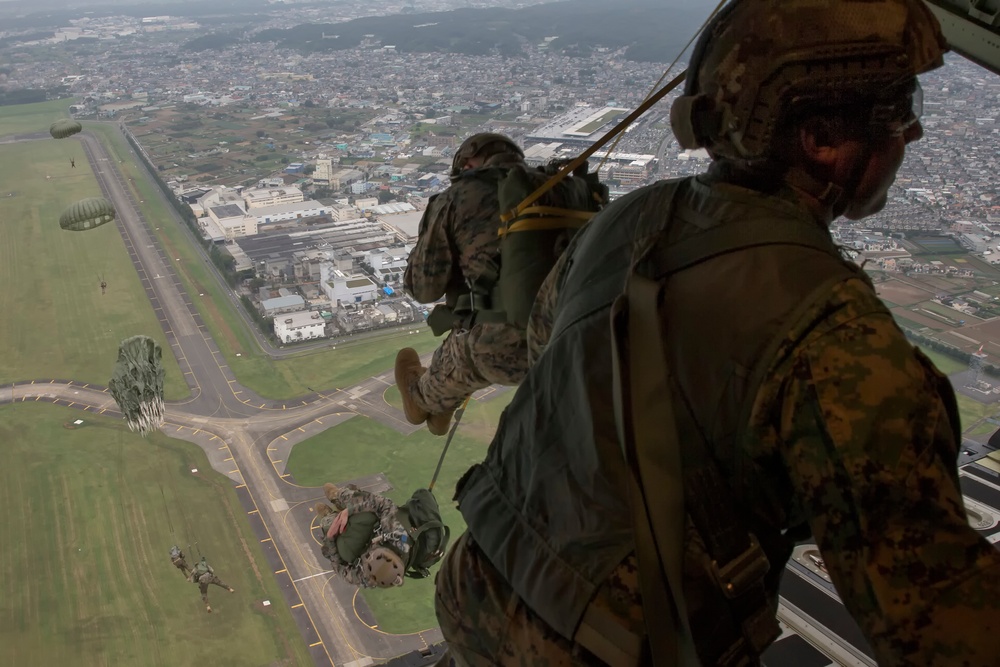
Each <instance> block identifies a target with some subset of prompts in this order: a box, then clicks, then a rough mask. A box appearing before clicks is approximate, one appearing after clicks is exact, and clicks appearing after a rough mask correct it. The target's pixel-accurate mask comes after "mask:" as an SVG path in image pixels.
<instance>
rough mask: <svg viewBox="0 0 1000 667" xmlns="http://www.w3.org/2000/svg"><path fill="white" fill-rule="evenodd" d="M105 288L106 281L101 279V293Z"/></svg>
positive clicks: (106, 286)
mask: <svg viewBox="0 0 1000 667" xmlns="http://www.w3.org/2000/svg"><path fill="white" fill-rule="evenodd" d="M107 289H108V283H107V282H106V281H104V280H102V281H101V294H104V293H105V290H107Z"/></svg>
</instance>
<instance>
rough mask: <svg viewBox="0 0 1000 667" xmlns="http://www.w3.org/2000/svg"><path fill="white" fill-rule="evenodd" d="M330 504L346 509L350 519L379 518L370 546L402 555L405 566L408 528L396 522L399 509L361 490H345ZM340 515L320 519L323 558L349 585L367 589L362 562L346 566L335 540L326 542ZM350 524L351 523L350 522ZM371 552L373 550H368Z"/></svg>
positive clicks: (386, 500)
mask: <svg viewBox="0 0 1000 667" xmlns="http://www.w3.org/2000/svg"><path fill="white" fill-rule="evenodd" d="M331 501H332V502H333V503H334V505H336V506H337V507H339V508H340V509H346V510H347V515H348V517H350V516H352V515H355V514H360V513H362V512H372V513H373V514H375V515H376V516H378V518H379V525H378V528H377V530H376V533H375V537H374V539H373V541H372V544H371V546H378V545H381V546H387V547H390V548H391V549H392V550H393V551H395V552H396V553H397V554H399V555H400V556H401V557H402V559H403V562H404V563H405V562H406V557H407V554H409V553H410V542H409V537H408V535H407V533H406V528H405V527H404V526H403V524H401V523H400V522H399V520H398V519H397V518H396V513H397V512H398V511H399V508H398V507H396V504H395V503H394V502H392V501H391V500H389V499H388V498H386V497H385V496H381V495H378V494H376V493H369V492H368V491H364V490H362V489H356V488H350V487H348V488H343V489H340V491H339V492H338V493H337V494H336V497H335V498H333V499H331ZM336 518H337V514H336V513H330V514H327V515H326V516H324V517H323V518H322V519H320V522H319V527H320V529H321V530H322V531H323V547H322V550H323V556H324V557H326V558H328V559H329V560H330V564H331V566H332V567H333V570H334V571H335V572H336V573H337V574H338V575H339V576H340V577H341V578H342V579H344V581H346V582H347V583H349V584H353V585H355V586H360V587H362V588H368V587H369V585H368V580H367V577H366V576H365V574H364V570H363V567H362V562H361V559H357V560H355V561H354V562H352V563H347V562H345V561H344V560H342V559H341V557H340V555H339V554H338V553H337V544H336V539H333V540H330V539H327V537H326V533H327V531H328V530H330V526H331V525H332V524H333V522H334V521H335V520H336ZM348 520H349V519H348ZM369 548H371V547H369Z"/></svg>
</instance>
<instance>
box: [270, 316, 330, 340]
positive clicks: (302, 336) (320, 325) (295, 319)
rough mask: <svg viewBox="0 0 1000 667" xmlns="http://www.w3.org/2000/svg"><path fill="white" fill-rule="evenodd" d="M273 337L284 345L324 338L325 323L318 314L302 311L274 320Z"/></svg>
mask: <svg viewBox="0 0 1000 667" xmlns="http://www.w3.org/2000/svg"><path fill="white" fill-rule="evenodd" d="M274 335H275V336H277V337H278V339H279V340H280V341H282V342H284V343H291V342H294V341H298V340H311V339H313V338H325V337H326V321H325V320H324V319H323V318H322V317H321V316H320V314H319V313H318V312H310V311H308V310H302V311H298V312H295V313H286V314H284V315H279V316H277V317H275V318H274Z"/></svg>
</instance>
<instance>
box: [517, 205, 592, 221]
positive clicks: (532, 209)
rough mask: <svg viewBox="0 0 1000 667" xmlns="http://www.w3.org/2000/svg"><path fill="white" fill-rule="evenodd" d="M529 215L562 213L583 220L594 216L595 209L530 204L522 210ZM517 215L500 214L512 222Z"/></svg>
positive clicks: (521, 214) (522, 213)
mask: <svg viewBox="0 0 1000 667" xmlns="http://www.w3.org/2000/svg"><path fill="white" fill-rule="evenodd" d="M527 215H561V216H563V217H566V218H580V219H581V220H590V219H591V218H592V217H594V212H593V211H578V210H576V209H572V208H560V207H558V206H529V207H528V208H526V209H524V210H523V211H521V213H520V216H522V217H523V216H527ZM515 217H516V216H514V215H513V213H512V212H510V213H503V214H502V215H501V216H500V220H501V222H505V223H506V222H510V221H511V220H513V219H514V218H515Z"/></svg>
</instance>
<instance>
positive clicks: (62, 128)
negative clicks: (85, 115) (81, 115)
mask: <svg viewBox="0 0 1000 667" xmlns="http://www.w3.org/2000/svg"><path fill="white" fill-rule="evenodd" d="M82 129H83V126H82V125H80V123H79V122H77V121H75V120H70V119H68V118H64V119H62V120H57V121H56V122H54V123H52V126H51V127H49V134H51V135H52V137H53V138H54V139H65V138H66V137H69V136H72V135H74V134H76V133H77V132H79V131H80V130H82Z"/></svg>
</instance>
